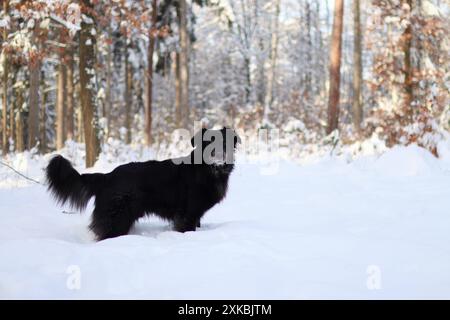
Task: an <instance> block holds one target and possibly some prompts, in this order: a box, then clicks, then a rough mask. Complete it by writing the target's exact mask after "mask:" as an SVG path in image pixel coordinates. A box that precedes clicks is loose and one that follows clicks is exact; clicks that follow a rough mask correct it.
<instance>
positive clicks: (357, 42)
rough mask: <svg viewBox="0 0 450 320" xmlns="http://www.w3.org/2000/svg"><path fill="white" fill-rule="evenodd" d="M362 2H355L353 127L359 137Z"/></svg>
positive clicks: (360, 118) (356, 0)
mask: <svg viewBox="0 0 450 320" xmlns="http://www.w3.org/2000/svg"><path fill="white" fill-rule="evenodd" d="M359 3H360V0H353V28H354V32H353V33H354V35H353V65H354V66H353V105H352V106H353V108H352V109H353V126H354V129H355V132H356V133H357V135H358V136H359V135H360V134H361V121H362V114H363V113H362V96H361V88H362V49H361V40H362V39H361V38H362V34H361V18H360V7H359Z"/></svg>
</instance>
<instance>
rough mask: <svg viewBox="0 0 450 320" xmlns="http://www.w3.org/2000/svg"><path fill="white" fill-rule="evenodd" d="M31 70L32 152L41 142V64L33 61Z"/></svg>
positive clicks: (28, 146) (30, 145) (29, 122)
mask: <svg viewBox="0 0 450 320" xmlns="http://www.w3.org/2000/svg"><path fill="white" fill-rule="evenodd" d="M29 69H30V94H29V110H30V112H29V114H28V141H27V148H28V150H30V149H31V148H33V147H35V146H36V144H37V143H38V142H39V103H40V101H39V86H40V75H41V64H40V62H39V61H34V62H33V61H31V62H30V64H29Z"/></svg>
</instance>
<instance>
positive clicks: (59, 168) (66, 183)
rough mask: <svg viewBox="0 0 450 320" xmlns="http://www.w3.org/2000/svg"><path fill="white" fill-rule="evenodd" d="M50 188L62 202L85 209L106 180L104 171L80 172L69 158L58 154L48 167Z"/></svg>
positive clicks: (78, 208)
mask: <svg viewBox="0 0 450 320" xmlns="http://www.w3.org/2000/svg"><path fill="white" fill-rule="evenodd" d="M45 171H46V177H47V184H48V190H49V191H50V192H51V193H52V195H53V196H54V198H55V199H56V201H58V202H59V203H60V204H65V203H66V202H68V203H69V204H70V206H71V207H72V208H74V209H77V210H79V211H83V210H84V209H85V208H86V206H87V204H88V202H89V199H90V198H92V197H93V196H94V195H95V193H96V192H97V190H99V189H100V188H101V187H102V186H103V184H104V180H105V175H104V174H102V173H92V174H79V173H78V171H76V170H75V169H74V168H73V167H72V164H71V163H70V162H69V160H67V159H65V158H64V157H62V156H60V155H58V156H56V157H54V158H53V159H52V160H50V162H49V164H48V166H47V168H46V170H45Z"/></svg>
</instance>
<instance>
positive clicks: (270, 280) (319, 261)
mask: <svg viewBox="0 0 450 320" xmlns="http://www.w3.org/2000/svg"><path fill="white" fill-rule="evenodd" d="M449 144H450V143H447V146H449ZM448 150H449V151H450V147H449V148H448ZM448 154H450V152H449V153H447V155H448ZM124 156H125V155H124ZM21 157H22V158H21V159H22V160H20V159H19V158H20V157H19V156H16V158H15V160H14V159H12V160H11V164H13V165H15V167H16V168H19V169H20V170H21V172H24V173H26V174H28V175H31V176H32V177H34V178H37V179H41V180H42V171H41V169H42V168H43V167H44V166H45V164H46V161H47V160H48V159H49V158H50V155H46V156H41V157H37V158H33V159H31V158H30V157H28V158H27V156H26V155H22V156H21ZM19 160H20V161H22V162H23V164H22V165H19V162H20V161H19ZM115 161H116V162H115V163H114V161H112V162H110V163H108V164H105V163H106V162H102V161H99V162H98V163H97V165H96V167H95V168H94V170H93V171H95V170H99V171H108V170H110V169H111V168H113V167H114V166H115V165H117V164H119V163H123V162H126V161H125V159H123V158H120V157H119V158H116V160H115ZM75 164H78V165H77V168H78V169H80V168H82V165H81V162H78V163H77V162H76V161H75ZM260 169H261V168H260V166H258V165H254V164H253V165H252V164H248V163H244V161H240V162H239V161H238V165H237V167H236V170H235V172H233V174H232V177H231V181H230V186H229V193H228V196H227V198H226V199H225V200H224V201H223V202H222V203H220V204H219V205H216V206H215V207H214V208H213V209H211V210H210V211H209V212H208V213H207V214H206V216H205V217H204V219H203V221H202V224H203V225H202V227H201V228H200V229H199V230H198V231H196V232H188V233H184V234H181V233H177V232H174V231H171V227H170V226H169V225H168V224H167V223H165V222H163V221H160V220H158V219H156V218H151V217H150V218H145V219H141V220H140V221H139V223H137V224H136V225H135V227H134V228H133V229H132V231H131V234H130V235H127V236H123V237H119V238H114V239H108V240H105V241H101V242H94V241H93V235H92V234H91V233H90V232H89V231H88V229H87V225H88V223H89V219H90V212H91V210H92V201H91V202H90V204H89V206H88V209H87V211H86V213H84V214H64V213H62V212H63V210H67V211H68V210H69V208H61V207H59V206H57V205H56V204H55V203H54V202H53V201H52V199H51V198H50V196H49V194H47V192H46V189H45V187H44V186H41V185H37V184H33V183H31V182H28V181H26V180H24V179H23V178H21V177H19V176H18V175H16V174H14V173H13V172H11V171H10V170H9V169H7V168H5V167H3V166H1V165H0V177H1V179H0V180H1V181H0V221H1V227H0V298H3V299H10V298H25V299H35V298H39V299H41V298H51V299H81V298H88V299H91V298H149V299H153V298H155V299H219V298H234V299H299V298H361V299H372V298H373V299H379V298H388V299H390V298H447V299H448V298H450V274H449V272H448V271H449V270H450V157H447V158H444V159H436V158H434V157H433V156H432V155H431V154H430V153H428V152H427V151H425V150H424V149H421V148H419V147H417V146H414V145H412V146H409V147H396V148H394V149H392V150H389V151H387V152H385V153H384V154H382V155H373V156H362V157H359V158H358V159H356V160H354V161H352V162H348V161H346V160H345V158H344V157H322V158H320V159H316V160H314V161H310V162H309V163H304V164H302V165H300V164H298V163H295V162H294V161H286V160H283V161H281V162H280V164H279V168H278V171H277V173H276V174H272V175H261V173H260ZM81 171H83V170H81ZM74 277H76V278H75V280H74ZM74 283H75V284H74Z"/></svg>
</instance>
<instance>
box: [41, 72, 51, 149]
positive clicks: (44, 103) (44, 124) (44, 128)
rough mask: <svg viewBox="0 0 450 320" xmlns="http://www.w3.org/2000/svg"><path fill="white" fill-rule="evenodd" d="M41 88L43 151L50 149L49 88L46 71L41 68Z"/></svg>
mask: <svg viewBox="0 0 450 320" xmlns="http://www.w3.org/2000/svg"><path fill="white" fill-rule="evenodd" d="M40 78H41V79H40V90H41V93H42V94H41V108H40V110H39V118H40V120H39V150H40V152H41V153H46V152H47V151H48V146H47V98H48V91H49V90H48V89H47V88H46V87H45V73H44V72H43V71H42V70H41V77H40Z"/></svg>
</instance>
